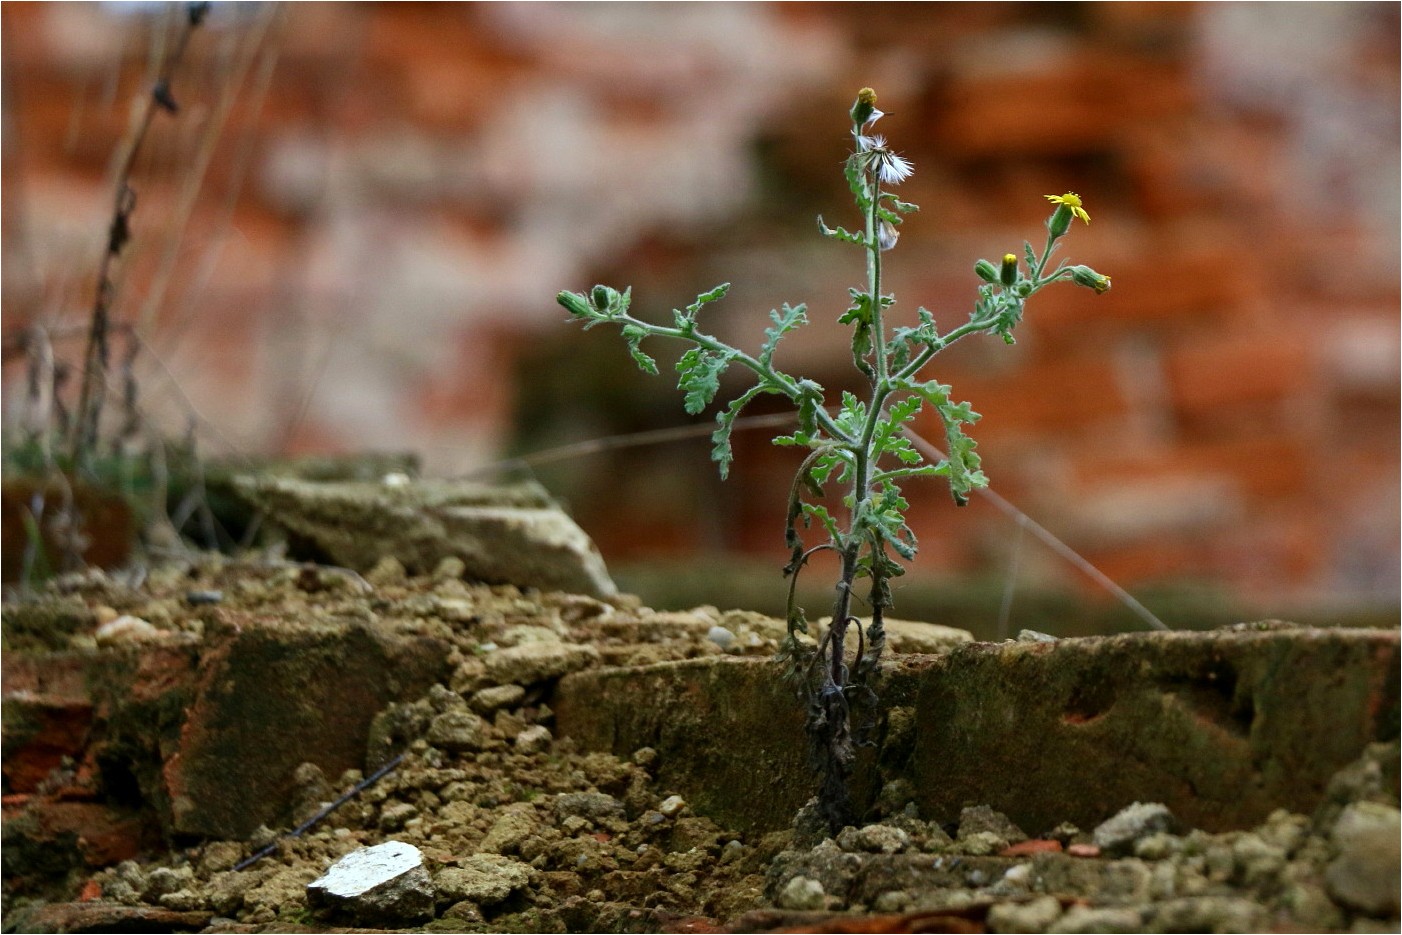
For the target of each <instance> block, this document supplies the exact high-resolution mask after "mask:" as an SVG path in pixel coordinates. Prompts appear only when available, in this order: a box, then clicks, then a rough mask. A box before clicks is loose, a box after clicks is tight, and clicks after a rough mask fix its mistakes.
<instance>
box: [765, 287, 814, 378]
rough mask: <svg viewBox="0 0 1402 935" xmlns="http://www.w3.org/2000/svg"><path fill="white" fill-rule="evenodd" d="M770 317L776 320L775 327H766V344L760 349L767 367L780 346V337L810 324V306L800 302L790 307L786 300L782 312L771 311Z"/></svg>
mask: <svg viewBox="0 0 1402 935" xmlns="http://www.w3.org/2000/svg"><path fill="white" fill-rule="evenodd" d="M769 319H770V320H771V321H772V322H774V327H773V328H765V329H764V346H763V347H761V348H760V351H759V362H760V363H762V364H764V365H765V366H766V367H767V366H769V363H770V361H772V360H773V359H774V351H775V349H777V348H778V346H779V339H780V338H782V337H783V336H784V335H786V334H788V333H789V332H790V331H793V330H795V329H796V328H799V327H801V326H802V325H806V324H808V306H807V305H805V304H803V303H802V302H800V303H799V304H798V305H797V306H794V307H790V306H789V303H787V302H785V303H784V309H783V311H782V312H781V311H779V310H778V309H773V310H771V311H770V312H769Z"/></svg>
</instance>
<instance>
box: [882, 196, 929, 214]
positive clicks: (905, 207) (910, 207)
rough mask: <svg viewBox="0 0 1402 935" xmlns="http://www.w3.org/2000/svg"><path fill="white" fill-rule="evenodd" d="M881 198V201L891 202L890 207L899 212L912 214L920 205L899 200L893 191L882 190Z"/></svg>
mask: <svg viewBox="0 0 1402 935" xmlns="http://www.w3.org/2000/svg"><path fill="white" fill-rule="evenodd" d="M881 199H882V200H883V201H889V202H891V207H892V208H895V209H896V210H897V211H899V212H900V213H901V214H914V213H915V212H916V211H919V210H920V206H919V205H917V204H911V203H910V202H908V201H901V200H900V199H899V198H897V197H896V194H895V192H882V193H881Z"/></svg>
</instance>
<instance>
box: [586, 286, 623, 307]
mask: <svg viewBox="0 0 1402 935" xmlns="http://www.w3.org/2000/svg"><path fill="white" fill-rule="evenodd" d="M590 298H592V299H593V300H594V307H595V308H597V309H598V310H599V311H601V312H606V311H608V310H609V309H610V308H612V307H613V305H614V303H615V302H616V301H617V300H618V292H617V290H614V289H610V288H609V287H608V286H603V285H599V286H595V287H594V291H593V292H592V293H590Z"/></svg>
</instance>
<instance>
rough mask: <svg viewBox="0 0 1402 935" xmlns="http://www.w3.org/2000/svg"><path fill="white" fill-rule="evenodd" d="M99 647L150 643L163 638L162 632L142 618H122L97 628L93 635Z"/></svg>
mask: <svg viewBox="0 0 1402 935" xmlns="http://www.w3.org/2000/svg"><path fill="white" fill-rule="evenodd" d="M93 638H94V639H95V640H97V645H99V646H120V645H122V644H124V643H149V642H151V641H152V640H158V639H160V638H161V631H160V630H158V629H156V627H155V626H153V625H152V624H150V623H148V622H147V621H145V620H142V619H141V618H140V617H131V616H125V615H124V616H121V617H118V618H117V619H116V620H110V621H108V622H107V623H104V624H103V625H102V626H100V627H98V628H97V632H96V633H94V634H93Z"/></svg>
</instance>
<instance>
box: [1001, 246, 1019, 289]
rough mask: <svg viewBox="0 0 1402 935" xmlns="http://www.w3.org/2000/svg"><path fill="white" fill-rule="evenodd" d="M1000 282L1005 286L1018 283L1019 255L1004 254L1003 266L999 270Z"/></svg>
mask: <svg viewBox="0 0 1402 935" xmlns="http://www.w3.org/2000/svg"><path fill="white" fill-rule="evenodd" d="M998 281H999V282H1001V283H1002V284H1003V285H1005V286H1011V285H1012V284H1013V283H1015V282H1017V254H1015V253H1005V254H1003V265H1002V266H1001V267H999V269H998Z"/></svg>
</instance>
